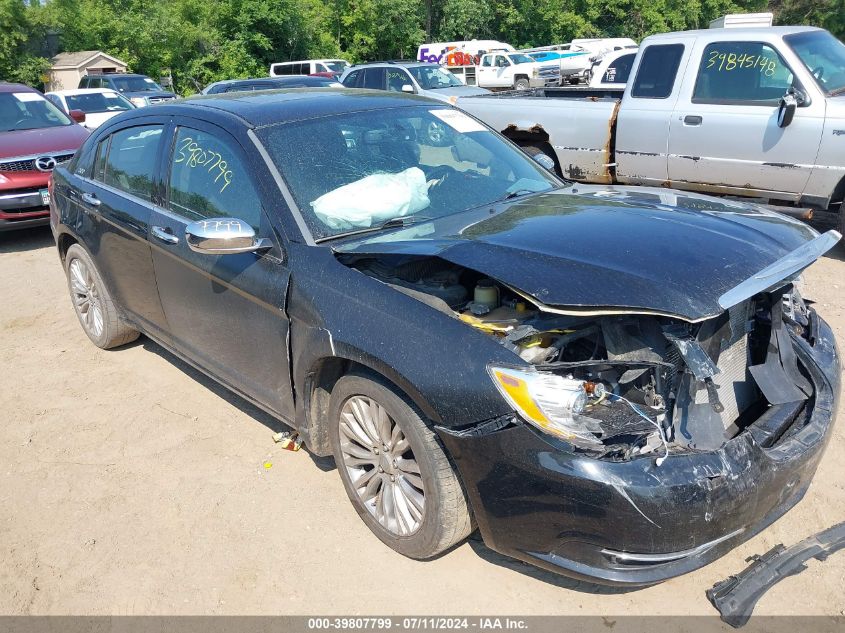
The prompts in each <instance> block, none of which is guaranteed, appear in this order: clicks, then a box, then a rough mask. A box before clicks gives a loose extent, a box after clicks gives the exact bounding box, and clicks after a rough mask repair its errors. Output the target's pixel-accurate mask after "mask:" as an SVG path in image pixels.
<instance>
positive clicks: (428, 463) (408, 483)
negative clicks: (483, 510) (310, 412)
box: [328, 374, 472, 559]
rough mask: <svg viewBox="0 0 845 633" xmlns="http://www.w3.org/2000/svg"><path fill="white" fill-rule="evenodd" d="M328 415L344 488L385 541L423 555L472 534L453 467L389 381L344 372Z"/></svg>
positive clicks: (408, 553) (413, 555) (412, 555)
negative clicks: (344, 374)
mask: <svg viewBox="0 0 845 633" xmlns="http://www.w3.org/2000/svg"><path fill="white" fill-rule="evenodd" d="M328 419H329V424H330V429H329V435H330V437H331V441H332V449H333V452H334V457H335V461H336V463H337V468H338V472H339V473H340V477H341V479H342V480H343V486H344V488H345V489H346V494H347V495H348V496H349V500H350V501H351V502H352V505H353V506H354V507H355V509H356V510H357V512H358V514H359V515H360V516H361V519H362V520H363V521H364V523H366V524H367V527H369V528H370V530H371V531H372V532H373V533H374V534H375V535H376V536H377V537H378V538H379V539H381V541H382V542H383V543H385V544H386V545H388V546H389V547H391V548H392V549H394V550H396V551H397V552H399V553H400V554H403V555H405V556H408V557H410V558H416V559H426V558H431V557H432V556H436V555H437V554H439V553H441V552H443V551H445V550H447V549H449V548H450V547H452V546H453V545H455V544H456V543H459V542H460V541H462V540H463V539H464V538H466V537H467V536H468V535H469V534H470V532H471V531H472V522H471V519H470V513H469V507H468V503H467V498H466V493H465V492H464V489H463V486H462V485H461V482H460V481H459V480H458V475H457V473H456V471H455V468H454V466H452V464H451V462H450V461H449V458H448V457H447V456H446V453H445V452H444V450H443V446H442V445H441V443H440V440H439V439H438V438H437V436H436V435H435V434H434V432H433V431H432V430H431V429H430V428H429V427H428V426H427V425H426V424H425V422H423V420H422V417H421V416H420V414H419V413H418V412H417V410H416V408H415V407H414V406H413V404H411V403H410V402H409V401H408V400H407V399H406V398H405V397H404V396H402V395H400V394H399V393H397V392H396V391H395V390H394V389H393V387H392V386H391V385H389V384H388V383H387V382H386V381H383V380H381V379H380V378H378V377H375V376H373V377H370V376H363V375H357V374H349V375H346V376H344V377H342V378H341V379H340V380H338V382H337V384H336V385H335V387H334V389H333V390H332V396H331V404H330V406H329V418H328Z"/></svg>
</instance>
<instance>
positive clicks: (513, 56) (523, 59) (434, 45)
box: [417, 40, 560, 90]
mask: <svg viewBox="0 0 845 633" xmlns="http://www.w3.org/2000/svg"><path fill="white" fill-rule="evenodd" d="M417 60H418V61H421V62H429V63H435V64H440V65H442V66H444V67H445V68H446V69H447V70H448V71H449V72H451V73H452V74H454V75H455V76H457V77H458V78H459V79H460V80H461V81H462V82H463V83H465V84H466V85H468V86H478V87H480V88H490V89H494V90H495V89H508V88H509V89H516V90H524V89H527V88H542V87H546V86H557V85H559V84H560V70H559V69H558V67H557V64H544V63H541V62H537V60H534V59H531V58H530V57H528V56H526V55H524V54H521V53H516V52H515V50H514V47H513V46H511V45H510V44H506V43H505V42H498V41H496V40H464V41H457V42H431V43H428V44H421V45H420V47H419V48H418V49H417Z"/></svg>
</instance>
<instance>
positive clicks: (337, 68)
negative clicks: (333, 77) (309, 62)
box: [323, 60, 349, 73]
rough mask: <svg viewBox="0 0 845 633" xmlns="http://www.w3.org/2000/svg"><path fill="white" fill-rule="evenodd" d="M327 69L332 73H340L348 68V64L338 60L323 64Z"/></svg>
mask: <svg viewBox="0 0 845 633" xmlns="http://www.w3.org/2000/svg"><path fill="white" fill-rule="evenodd" d="M323 63H324V64H325V65H326V66H327V67H328V69H329V71H331V72H333V73H342V72H343V71H344V70H346V69H347V68H349V64H347V63H346V62H345V61H342V60H338V61H334V62H323Z"/></svg>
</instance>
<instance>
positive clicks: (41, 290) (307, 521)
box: [0, 229, 845, 615]
mask: <svg viewBox="0 0 845 633" xmlns="http://www.w3.org/2000/svg"><path fill="white" fill-rule="evenodd" d="M843 259H845V257H843V249H842V248H841V247H840V250H838V251H837V254H836V255H834V256H832V257H826V258H824V259H822V260H821V261H819V262H818V263H816V264H815V265H814V266H813V267H812V268H811V269H810V270H809V271H808V272H807V274H806V276H805V277H806V282H807V288H806V292H805V294H807V295H808V296H810V297H812V298H814V299H815V300H817V301H818V303H819V304H820V306H819V309H820V312H821V313H822V314H823V316H824V317H825V318H826V319H827V320H828V321H829V322H830V323H831V324H832V325H833V328H834V330H835V331H836V333H837V335H838V337H839V340H840V341H845V261H843ZM0 271H2V276H0V298H2V304H0V375H2V376H3V380H2V389H3V391H2V395H1V396H0V403H2V404H1V405H0V419H1V420H2V424H0V561H2V562H0V613H2V614H106V613H108V614H118V615H126V614H147V613H156V614H216V613H226V614H241V613H250V614H407V613H416V614H443V615H451V614H466V615H470V614H484V615H489V614H609V615H610V614H613V615H618V614H624V613H628V614H641V613H642V614H646V613H648V614H711V613H714V611H713V609H712V607H711V606H710V604H709V603H708V602H707V600H706V599H705V597H704V590H705V589H706V588H708V587H710V586H712V585H713V583H715V582H716V581H718V580H721V579H723V578H725V577H726V576H728V575H729V574H731V573H735V572H737V571H739V570H741V569H742V568H744V567H745V562H744V561H745V559H746V557H748V556H751V555H752V554H761V553H763V552H765V551H767V550H768V549H769V548H770V547H772V546H773V545H775V544H777V543H779V542H783V543H786V544H791V543H794V542H796V541H798V540H800V539H802V538H804V537H805V536H807V535H809V534H811V533H814V532H817V531H819V530H821V529H823V528H826V527H829V526H831V525H833V524H835V523H837V522H839V521H842V520H843V518H845V476H844V475H843V468H842V464H843V461H845V420H843V419H842V418H845V413H844V412H843V410H842V409H843V407H842V405H841V404H840V411H839V418H840V420H839V424H838V427H837V428H836V429H835V434H834V437H833V439H832V441H831V444H830V447H829V449H828V451H827V454H826V455H825V457H824V460H823V461H822V464H821V467H820V468H819V471H818V473H817V475H816V478H815V481H814V482H813V485H812V486H811V488H810V490H809V492H808V494H807V496H806V497H805V499H804V500H803V501H802V502H801V503H800V504H799V505H798V506H797V507H796V508H795V509H794V510H792V511H791V512H790V513H789V514H788V515H787V516H786V517H784V518H783V519H781V520H780V521H779V522H777V523H776V524H775V525H774V526H772V527H771V528H769V529H768V530H766V531H764V532H763V533H762V534H761V535H759V536H757V537H756V538H754V539H752V540H751V541H750V542H748V543H746V544H744V545H742V546H741V547H739V548H738V549H736V550H734V551H733V552H731V553H730V554H728V555H727V556H725V557H724V558H722V559H721V560H719V561H717V562H715V563H713V564H711V565H709V566H708V567H706V568H704V569H702V570H699V571H697V572H695V573H692V574H689V575H687V576H685V577H682V578H679V579H675V580H672V581H670V582H667V583H664V584H663V585H659V586H656V587H651V588H648V589H644V590H639V591H630V592H617V591H611V590H606V589H605V590H600V589H597V588H594V587H587V586H584V585H581V584H578V583H575V582H572V581H569V580H567V579H565V578H560V577H557V576H554V575H552V574H548V573H545V572H542V571H539V570H536V569H534V568H532V567H529V566H527V565H523V564H521V563H517V562H514V561H510V560H508V559H505V558H503V557H501V556H498V555H497V554H495V553H493V552H491V551H490V550H488V549H486V548H485V547H484V546H483V545H482V544H481V542H480V541H478V540H476V539H477V537H476V539H472V540H470V541H469V542H467V543H464V544H463V545H461V546H459V547H458V548H456V549H455V550H454V551H452V552H449V553H447V554H446V555H444V556H442V557H440V558H438V559H436V560H433V561H429V562H415V561H412V560H409V559H406V558H403V557H401V556H400V555H398V554H396V553H394V552H393V551H392V550H390V549H388V548H386V547H385V546H383V545H382V544H381V543H380V542H379V541H378V540H377V539H376V538H375V537H374V536H372V535H371V534H370V533H369V532H368V530H367V529H366V528H365V526H364V524H363V523H362V522H361V521H360V520H359V519H358V517H357V516H356V514H355V512H354V510H353V509H352V506H351V505H350V504H349V502H348V501H347V499H346V497H345V494H344V491H343V488H342V486H341V483H340V479H339V478H338V476H337V473H336V472H334V466H333V464H332V463H331V460H329V461H328V463H326V461H325V460H320V461H315V460H314V459H312V458H311V457H310V456H309V454H308V453H307V452H306V451H300V452H298V453H290V452H286V451H283V450H281V449H280V448H279V447H277V446H276V445H274V443H273V441H272V438H271V436H272V432H273V431H272V429H273V428H276V426H277V425H276V423H274V422H273V421H272V420H271V419H270V418H269V417H268V416H266V415H264V414H263V413H261V412H259V411H257V410H255V409H254V408H253V407H251V406H250V405H248V404H247V403H245V402H244V401H242V400H240V399H238V398H237V397H235V396H232V395H231V394H229V393H228V392H226V391H225V390H223V389H222V388H220V387H218V386H217V385H215V384H214V383H212V382H211V381H209V380H208V379H206V378H205V377H204V376H202V375H200V374H199V373H197V372H196V371H194V370H192V369H190V368H189V367H187V366H185V365H184V364H183V363H182V362H180V361H179V360H177V359H175V358H174V357H173V356H171V355H170V354H168V353H167V352H165V351H164V350H162V349H161V348H160V347H158V346H157V345H156V344H154V343H152V342H150V341H149V340H146V339H143V338H142V339H141V340H139V341H138V342H137V343H134V344H132V345H130V346H128V347H127V348H124V349H120V350H117V351H110V352H104V351H101V350H99V349H97V348H95V347H94V346H93V345H91V344H90V343H89V341H88V339H87V338H86V337H85V335H84V334H83V332H82V329H81V328H80V326H79V324H78V323H77V321H76V318H75V316H74V314H73V310H72V307H71V304H70V300H69V298H68V294H67V290H66V287H65V279H64V275H63V273H62V270H61V267H60V266H59V262H58V258H57V256H56V252H55V249H54V248H53V244H52V238H51V236H50V233H49V230H48V229H43V230H31V231H25V232H20V233H7V234H0ZM268 463H269V464H271V466H270V467H269V468H267V467H265V466H266V464H268ZM843 586H845V552H843V553H840V554H837V555H834V556H832V557H831V558H830V559H829V560H828V561H826V562H824V563H819V562H817V561H811V562H810V563H809V569H808V570H806V571H805V572H803V573H802V574H801V575H799V576H797V577H794V578H790V579H787V580H785V581H783V582H782V583H781V584H780V585H779V586H777V587H776V588H775V589H773V590H772V591H771V592H770V593H768V594H767V595H766V596H765V597H764V598H763V600H762V601H761V602H760V604H759V606H758V609H757V611H756V613H758V614H832V615H840V614H845V592H843V590H842V587H843Z"/></svg>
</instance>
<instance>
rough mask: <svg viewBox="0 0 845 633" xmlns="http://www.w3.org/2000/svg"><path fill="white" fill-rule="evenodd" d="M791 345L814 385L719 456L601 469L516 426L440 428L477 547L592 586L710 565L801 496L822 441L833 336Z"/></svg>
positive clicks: (819, 333) (835, 380) (643, 581)
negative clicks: (808, 394)
mask: <svg viewBox="0 0 845 633" xmlns="http://www.w3.org/2000/svg"><path fill="white" fill-rule="evenodd" d="M814 324H815V331H814V332H813V336H812V337H811V340H812V345H811V344H810V343H808V342H807V341H805V340H804V339H802V338H799V337H797V336H793V337H792V340H793V342H794V348H795V351H796V354H797V356H798V358H799V359H800V360H801V362H802V365H804V366H805V367H806V368H807V370H808V373H809V377H810V379H811V380H812V382H813V385H814V395H813V397H812V398H811V399H810V400H808V401H806V402H805V403H801V404H800V405H797V404H791V405H789V404H787V405H778V406H772V407H771V408H770V409H769V410H768V411H767V412H766V413H765V414H764V415H762V416H761V417H760V418H759V419H757V420H756V421H755V422H754V423H753V424H751V425H750V426H748V427H747V428H746V429H744V430H743V431H742V432H741V433H740V434H739V435H738V436H736V437H734V438H733V439H731V440H729V441H727V442H726V443H725V444H724V445H723V446H722V447H721V448H720V449H718V450H714V451H707V452H685V453H680V454H677V453H676V454H671V455H670V456H669V457H668V458H667V459H666V460H665V462H664V463H662V465H660V466H657V465H656V464H655V459H654V456H651V457H647V456H640V457H637V458H634V459H631V460H629V461H607V460H603V459H596V458H593V457H589V456H587V455H585V454H583V453H581V454H579V453H577V452H574V451H572V450H571V448H570V447H568V445H566V444H565V443H564V442H561V441H558V440H556V439H554V438H552V437H551V436H548V435H545V434H542V433H541V432H539V431H537V430H535V429H533V428H532V427H530V426H528V425H525V424H517V425H516V426H513V425H511V426H509V427H506V428H501V425H499V424H494V425H487V426H486V427H485V428H483V429H480V432H479V433H477V434H474V435H473V434H468V433H455V432H450V431H449V430H447V429H442V428H441V429H438V430H439V433H440V437H441V438H442V440H443V442H444V444H445V445H446V447H447V448H448V450H449V452H450V453H451V455H452V458H453V459H454V460H455V462H456V464H457V466H458V468H459V470H460V473H461V476H462V478H463V482H464V484H465V486H466V488H467V491H468V494H469V497H470V501H471V504H472V508H473V511H474V513H475V518H476V521H477V523H478V526H479V529H480V531H481V534H482V537H483V538H484V542H485V543H486V544H487V545H488V546H489V547H491V548H492V549H494V550H496V551H498V552H500V553H502V554H505V555H507V556H512V557H514V558H517V559H520V560H523V561H525V562H528V563H531V564H533V565H537V566H539V567H542V568H545V569H548V570H551V571H554V572H557V573H561V574H565V575H567V576H572V577H575V578H580V579H584V580H589V581H592V582H600V583H603V584H614V585H628V586H638V585H648V584H653V583H657V582H661V581H663V580H666V579H668V578H672V577H674V576H678V575H681V574H684V573H687V572H690V571H692V570H694V569H697V568H699V567H702V566H703V565H706V564H707V563H709V562H711V561H713V560H715V559H716V558H719V557H720V556H722V555H723V554H725V553H726V552H727V551H729V550H730V549H732V548H734V547H736V546H737V545H738V544H739V543H741V542H743V541H745V540H747V539H749V538H751V537H752V536H754V535H755V534H757V533H758V532H760V531H761V530H763V529H765V528H766V527H767V526H768V525H770V524H771V523H773V522H774V521H775V520H776V519H778V518H779V517H780V516H782V515H783V514H784V513H785V512H786V511H788V510H789V509H790V508H791V507H792V506H794V505H795V504H796V503H798V501H800V499H801V498H802V497H803V495H804V493H805V491H806V489H807V487H808V486H809V484H810V481H811V480H812V477H813V475H814V473H815V471H816V468H817V466H818V463H819V461H820V459H821V457H822V454H823V452H824V448H825V446H826V444H827V441H828V439H829V436H830V430H831V426H832V421H833V417H834V414H835V411H836V405H837V400H838V398H839V391H840V362H839V356H838V352H837V349H836V345H835V342H834V338H833V334H832V332H831V330H830V327H829V326H828V325H827V324H826V323H825V322H824V321H823V320H822V319H820V318H819V319H815V318H814Z"/></svg>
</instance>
